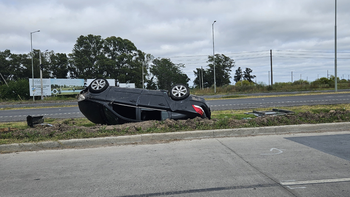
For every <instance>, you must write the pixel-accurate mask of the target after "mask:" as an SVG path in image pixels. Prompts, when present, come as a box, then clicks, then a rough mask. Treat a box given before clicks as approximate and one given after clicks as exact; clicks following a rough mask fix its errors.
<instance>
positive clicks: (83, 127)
mask: <svg viewBox="0 0 350 197" xmlns="http://www.w3.org/2000/svg"><path fill="white" fill-rule="evenodd" d="M284 109H286V110H290V111H294V112H295V114H293V115H286V116H266V117H255V116H254V115H247V114H245V112H246V111H244V110H237V111H234V110H227V111H214V112H213V114H212V119H211V120H208V119H201V118H195V119H188V120H178V121H175V120H169V119H167V120H165V121H150V122H148V123H146V122H142V123H140V124H136V123H134V124H124V125H113V126H106V125H96V124H93V123H91V122H90V121H88V120H87V119H86V118H76V119H73V118H71V119H65V120H55V119H45V123H47V122H50V124H49V125H48V124H46V125H45V124H44V125H36V126H35V128H29V127H28V126H27V125H26V123H25V122H16V123H0V129H1V128H4V129H3V131H2V132H0V144H9V143H25V142H39V141H48V140H50V141H57V140H65V139H76V138H94V137H106V136H121V135H134V134H144V133H165V132H176V131H192V130H207V129H228V128H243V127H262V126H280V125H293V124H306V123H308V124H310V123H311V124H314V123H315V124H317V123H332V122H344V121H345V122H348V121H350V111H349V110H350V104H340V105H318V106H313V107H310V106H298V107H285V108H284ZM256 110H258V111H266V110H271V109H256ZM50 125H51V126H50ZM146 125H148V126H147V127H146ZM7 128H11V129H7ZM5 130H6V131H5Z"/></svg>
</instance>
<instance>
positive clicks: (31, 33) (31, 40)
mask: <svg viewBox="0 0 350 197" xmlns="http://www.w3.org/2000/svg"><path fill="white" fill-rule="evenodd" d="M37 32H40V30H37V31H33V32H30V53H31V57H32V92H33V101H35V98H34V61H33V58H34V54H33V36H32V35H33V33H37Z"/></svg>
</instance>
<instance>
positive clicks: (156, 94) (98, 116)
mask: <svg viewBox="0 0 350 197" xmlns="http://www.w3.org/2000/svg"><path fill="white" fill-rule="evenodd" d="M78 105H79V109H80V111H81V112H82V113H83V114H84V116H86V118H87V119H89V120H90V121H91V122H93V123H96V124H109V125H113V124H123V123H127V122H140V121H146V120H165V119H168V118H169V119H188V118H195V117H202V118H209V119H210V116H211V112H210V108H209V107H208V105H207V104H206V102H205V100H204V99H203V98H200V97H197V96H193V95H190V93H189V89H188V88H187V87H186V86H184V85H175V86H173V87H172V88H171V90H170V91H166V90H146V89H138V88H121V87H115V86H109V84H108V81H107V80H105V79H95V80H94V81H92V82H91V84H90V85H89V86H88V87H86V88H85V89H84V90H83V91H81V92H80V94H79V96H78Z"/></svg>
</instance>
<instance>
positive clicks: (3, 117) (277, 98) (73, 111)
mask: <svg viewBox="0 0 350 197" xmlns="http://www.w3.org/2000/svg"><path fill="white" fill-rule="evenodd" d="M280 94H281V93H280ZM265 96H267V95H265ZM268 96H269V97H263V98H262V97H258V98H239V99H220V98H209V97H205V98H206V100H207V104H208V105H209V107H210V108H211V110H212V111H218V110H238V109H255V108H265V107H267V108H270V107H271V108H282V107H286V106H302V105H325V104H346V103H350V93H333V94H317V95H298V96H288V95H283V96H281V95H268ZM23 107H33V108H35V109H16V110H11V109H10V110H0V122H12V121H25V120H26V117H27V116H28V115H31V116H44V118H79V117H84V116H83V115H82V114H81V112H80V111H79V108H78V107H77V102H63V103H35V104H31V103H27V104H12V105H1V106H0V108H23ZM39 107H45V108H39Z"/></svg>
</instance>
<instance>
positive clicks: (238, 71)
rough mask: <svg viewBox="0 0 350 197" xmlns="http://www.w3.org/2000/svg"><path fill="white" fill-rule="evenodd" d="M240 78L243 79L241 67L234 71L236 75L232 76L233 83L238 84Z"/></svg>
mask: <svg viewBox="0 0 350 197" xmlns="http://www.w3.org/2000/svg"><path fill="white" fill-rule="evenodd" d="M242 77H243V75H242V69H241V67H238V69H237V70H236V73H235V76H234V79H233V80H234V81H235V82H236V83H237V82H239V81H240V80H242Z"/></svg>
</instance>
